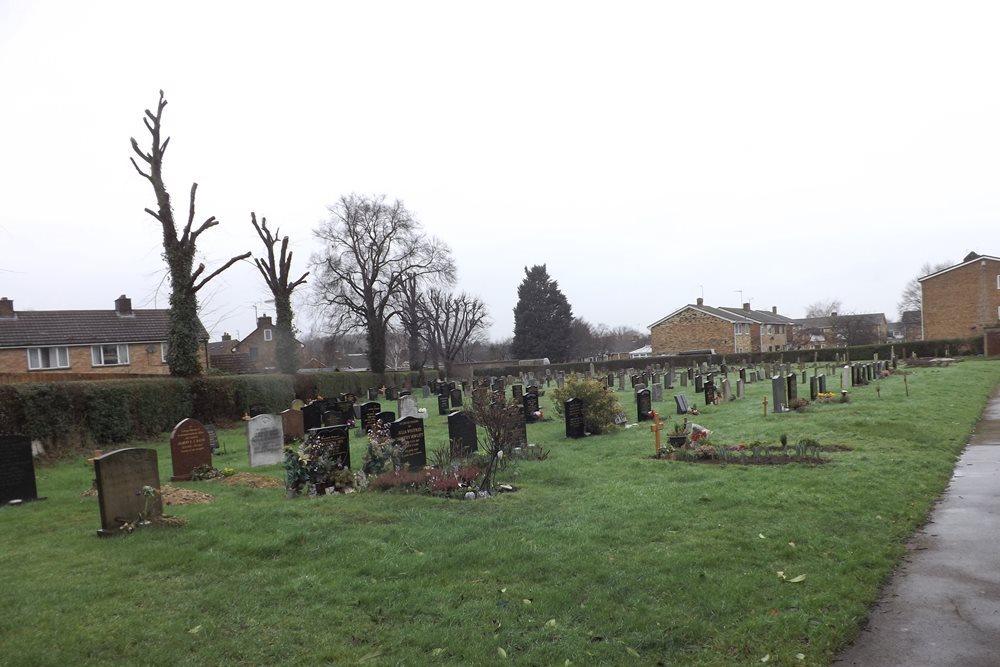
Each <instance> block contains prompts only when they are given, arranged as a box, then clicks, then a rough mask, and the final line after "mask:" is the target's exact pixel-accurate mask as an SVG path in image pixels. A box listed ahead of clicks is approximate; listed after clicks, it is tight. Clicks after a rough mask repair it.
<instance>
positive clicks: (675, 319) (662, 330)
mask: <svg viewBox="0 0 1000 667" xmlns="http://www.w3.org/2000/svg"><path fill="white" fill-rule="evenodd" d="M754 324H755V322H754V321H753V320H751V319H750V318H748V317H747V316H746V315H744V314H742V312H741V311H737V312H731V311H728V310H723V309H721V308H713V307H711V306H706V305H705V302H704V299H702V298H699V299H698V300H697V302H696V303H690V304H688V305H686V306H682V307H681V308H678V309H677V310H675V311H674V312H672V313H670V314H669V315H667V316H666V317H664V318H662V319H660V320H657V321H656V322H654V323H653V324H650V325H649V330H650V336H651V339H652V341H651V345H652V347H653V355H654V356H659V355H661V354H680V353H681V352H691V351H694V350H715V352H716V353H717V354H737V353H744V352H747V353H749V352H752V351H753V338H752V327H753V325H754Z"/></svg>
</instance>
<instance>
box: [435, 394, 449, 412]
mask: <svg viewBox="0 0 1000 667" xmlns="http://www.w3.org/2000/svg"><path fill="white" fill-rule="evenodd" d="M437 401H438V414H439V415H442V416H444V415H448V414H451V405H450V404H449V403H450V402H449V400H448V394H438V397H437Z"/></svg>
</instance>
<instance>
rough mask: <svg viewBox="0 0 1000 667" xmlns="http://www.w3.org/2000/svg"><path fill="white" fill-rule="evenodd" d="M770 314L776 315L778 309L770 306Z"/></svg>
mask: <svg viewBox="0 0 1000 667" xmlns="http://www.w3.org/2000/svg"><path fill="white" fill-rule="evenodd" d="M771 312H772V313H774V314H775V315H777V314H778V307H777V306H771Z"/></svg>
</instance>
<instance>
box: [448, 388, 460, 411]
mask: <svg viewBox="0 0 1000 667" xmlns="http://www.w3.org/2000/svg"><path fill="white" fill-rule="evenodd" d="M449 393H450V395H451V407H453V408H460V407H462V390H461V389H457V388H456V389H452V390H451V392H449Z"/></svg>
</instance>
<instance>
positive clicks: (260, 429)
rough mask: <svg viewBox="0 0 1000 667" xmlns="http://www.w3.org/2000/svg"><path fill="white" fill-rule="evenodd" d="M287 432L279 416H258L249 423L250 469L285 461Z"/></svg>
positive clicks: (248, 448) (248, 449)
mask: <svg viewBox="0 0 1000 667" xmlns="http://www.w3.org/2000/svg"><path fill="white" fill-rule="evenodd" d="M284 448H285V432H284V430H283V429H282V427H281V419H279V418H278V416H277V415H257V416H256V417H254V418H253V419H251V420H250V421H248V422H247V452H248V453H249V454H250V467H251V468H255V467H257V466H269V465H274V464H275V463H281V462H282V461H283V460H284Z"/></svg>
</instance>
